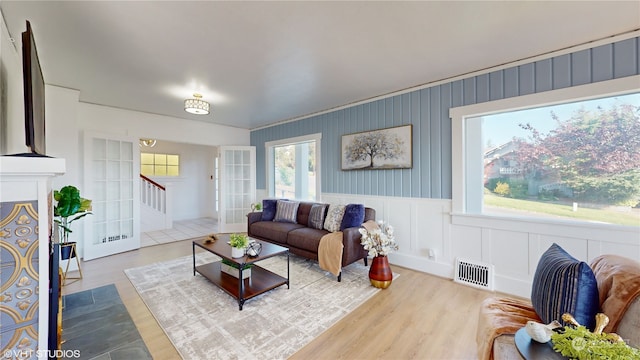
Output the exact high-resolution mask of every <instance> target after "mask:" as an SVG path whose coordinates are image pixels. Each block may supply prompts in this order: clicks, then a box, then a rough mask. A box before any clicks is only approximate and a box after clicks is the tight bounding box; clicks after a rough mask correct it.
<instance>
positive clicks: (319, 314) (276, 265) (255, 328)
mask: <svg viewBox="0 0 640 360" xmlns="http://www.w3.org/2000/svg"><path fill="white" fill-rule="evenodd" d="M196 258H197V260H196V264H197V265H200V264H204V263H207V262H210V261H213V260H217V257H216V256H215V255H213V254H210V253H197V254H196ZM290 260H291V261H290V267H291V276H290V283H291V288H290V289H287V286H286V285H283V286H280V287H278V288H276V289H274V290H272V291H269V292H267V293H264V294H262V295H259V296H257V297H254V298H252V299H250V300H247V301H246V302H245V304H244V307H243V310H242V311H239V310H238V302H237V300H236V299H234V298H232V297H231V296H229V295H228V294H227V293H225V292H224V291H222V290H221V289H219V288H218V287H216V286H215V285H213V284H212V283H211V282H209V280H207V279H206V278H204V277H203V276H202V275H200V274H196V276H193V269H192V257H191V256H186V257H182V258H179V259H175V260H171V261H167V262H161V263H156V264H151V265H148V266H143V267H138V268H133V269H127V270H125V273H126V275H127V276H128V277H129V280H130V281H131V283H132V284H133V286H134V287H135V288H136V290H137V291H138V293H139V294H140V296H141V297H142V299H143V300H144V302H145V304H146V305H147V307H148V308H149V310H150V311H151V313H152V314H153V315H154V316H155V318H156V320H157V321H158V323H159V324H160V326H161V327H162V329H163V330H164V331H165V333H166V334H167V336H168V337H169V339H171V341H172V342H173V344H174V346H175V347H176V349H177V350H178V352H179V353H180V354H181V355H182V357H183V358H184V359H189V360H190V359H240V358H242V359H285V358H287V357H289V356H291V355H292V354H293V353H295V352H296V351H298V350H299V349H301V348H302V347H304V346H305V345H306V344H307V343H309V342H310V341H311V340H313V339H314V338H315V337H317V336H318V335H320V334H321V333H322V332H323V331H325V330H326V329H328V328H329V327H331V326H332V325H333V324H335V323H336V322H338V321H339V320H340V319H341V318H343V317H344V316H345V315H347V314H348V313H349V312H351V311H353V310H354V309H355V308H357V307H358V306H359V305H361V304H362V303H364V302H365V301H366V300H367V299H369V298H370V297H371V296H373V295H374V294H375V293H376V292H377V291H379V289H377V288H374V287H373V286H371V284H370V283H369V277H368V271H369V268H368V267H365V266H364V264H363V263H362V262H361V261H360V262H358V263H354V264H351V265H349V266H347V267H346V268H344V269H343V270H342V271H343V273H342V282H338V281H337V280H336V277H335V276H333V275H332V274H330V273H329V272H326V271H324V270H322V269H320V267H319V266H318V263H317V262H316V261H311V260H306V259H303V258H301V257H298V256H295V255H291V258H290ZM259 265H260V266H262V267H264V268H267V269H269V270H271V271H273V272H275V273H277V274H280V275H282V276H286V273H287V268H286V266H287V261H286V256H277V257H273V258H270V259H266V260H264V261H262V262H260V263H259ZM394 276H397V275H396V274H394Z"/></svg>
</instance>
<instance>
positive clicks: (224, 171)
mask: <svg viewBox="0 0 640 360" xmlns="http://www.w3.org/2000/svg"><path fill="white" fill-rule="evenodd" d="M219 150H220V151H219V153H218V158H219V164H220V171H219V172H218V176H219V181H218V185H219V188H218V199H220V211H219V215H218V216H219V219H218V220H219V221H218V223H219V228H220V229H219V231H220V232H221V233H232V232H246V231H247V214H248V213H249V212H250V211H251V203H253V202H254V201H255V197H256V165H255V164H256V148H255V147H254V146H221V147H220V149H219Z"/></svg>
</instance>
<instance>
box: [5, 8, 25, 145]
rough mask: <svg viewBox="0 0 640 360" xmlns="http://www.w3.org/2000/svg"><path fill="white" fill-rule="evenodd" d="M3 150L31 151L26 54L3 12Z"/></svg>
mask: <svg viewBox="0 0 640 360" xmlns="http://www.w3.org/2000/svg"><path fill="white" fill-rule="evenodd" d="M0 24H1V26H0V28H1V29H0V87H1V88H2V92H3V93H2V94H1V95H2V96H0V99H1V100H2V101H3V102H1V103H0V105H1V106H2V109H0V117H2V119H0V120H1V121H0V154H2V155H6V154H21V153H25V152H28V148H27V146H26V145H25V138H24V100H23V99H24V98H23V90H22V55H21V52H19V50H20V42H19V41H18V42H16V43H15V44H14V43H12V42H11V40H10V37H9V32H8V30H7V27H6V24H5V22H4V19H3V18H2V16H0Z"/></svg>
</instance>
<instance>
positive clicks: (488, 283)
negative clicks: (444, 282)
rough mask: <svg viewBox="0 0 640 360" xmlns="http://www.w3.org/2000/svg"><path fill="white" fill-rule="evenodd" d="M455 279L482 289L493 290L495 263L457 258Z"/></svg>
mask: <svg viewBox="0 0 640 360" xmlns="http://www.w3.org/2000/svg"><path fill="white" fill-rule="evenodd" d="M453 280H454V281H455V282H459V283H461V284H465V285H469V286H473V287H477V288H480V289H485V290H493V265H491V264H485V263H481V262H478V261H473V260H466V259H461V258H457V259H456V274H455V278H454V279H453Z"/></svg>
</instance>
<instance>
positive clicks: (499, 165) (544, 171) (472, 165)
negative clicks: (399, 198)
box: [452, 80, 640, 227]
mask: <svg viewBox="0 0 640 360" xmlns="http://www.w3.org/2000/svg"><path fill="white" fill-rule="evenodd" d="M608 83H610V85H611V86H609V87H606V86H605V87H603V86H594V85H588V86H584V87H581V88H582V89H580V90H583V92H580V91H578V92H577V93H576V94H575V95H574V96H572V94H571V89H564V90H563V91H555V92H549V94H544V96H541V95H540V94H535V95H531V96H526V97H522V99H518V100H515V99H514V100H509V101H497V102H495V104H493V105H494V108H493V109H490V108H491V104H483V105H481V106H476V105H472V106H468V107H465V108H458V109H452V118H453V120H454V129H456V126H455V123H456V122H457V121H459V127H457V129H459V130H458V131H457V133H458V134H456V131H455V130H454V138H456V135H457V137H458V138H459V140H462V141H461V142H458V146H459V149H460V150H461V151H460V152H459V153H458V158H460V164H455V163H454V168H459V170H460V173H461V175H462V176H461V181H458V183H457V184H454V199H453V200H454V208H456V210H457V211H460V212H462V213H467V214H482V215H490V216H518V217H537V218H546V219H549V218H552V219H558V220H572V221H582V222H589V223H605V224H615V225H623V226H636V227H638V226H640V92H639V91H638V89H631V90H621V91H616V86H614V84H625V85H622V87H626V84H628V81H617V80H613V81H611V82H608ZM589 89H592V94H590V95H588V96H584V92H585V91H586V92H587V93H588V92H589V91H587V90H589ZM527 102H528V103H527ZM510 106H512V107H510ZM476 111H478V112H476ZM474 112H475V113H474ZM463 113H466V114H467V115H466V116H465V115H463ZM454 140H455V139H454ZM459 140H458V141H459ZM454 147H455V145H454ZM454 154H455V148H454ZM456 195H457V196H456Z"/></svg>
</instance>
